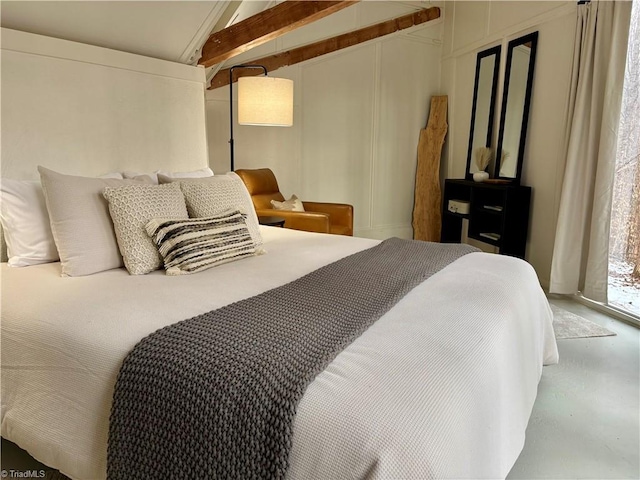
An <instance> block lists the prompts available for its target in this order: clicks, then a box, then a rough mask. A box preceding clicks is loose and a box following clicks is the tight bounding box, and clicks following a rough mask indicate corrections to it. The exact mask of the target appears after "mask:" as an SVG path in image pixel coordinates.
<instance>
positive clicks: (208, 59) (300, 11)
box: [198, 0, 357, 67]
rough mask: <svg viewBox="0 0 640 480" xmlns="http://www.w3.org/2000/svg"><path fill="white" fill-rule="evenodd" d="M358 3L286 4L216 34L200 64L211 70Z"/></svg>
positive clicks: (350, 0) (290, 1)
mask: <svg viewBox="0 0 640 480" xmlns="http://www.w3.org/2000/svg"><path fill="white" fill-rule="evenodd" d="M355 3H357V0H356V1H353V0H339V1H326V0H323V1H309V0H304V1H297V0H288V1H286V2H282V3H280V4H278V5H276V6H275V7H272V8H269V9H267V10H265V11H263V12H260V13H258V14H256V15H253V16H251V17H249V18H247V19H245V20H243V21H241V22H238V23H236V24H235V25H231V26H230V27H227V28H225V29H224V30H220V31H219V32H216V33H213V34H212V35H211V36H210V37H209V39H208V40H207V41H206V43H205V44H204V46H203V47H202V57H201V58H200V61H199V62H198V63H199V64H200V65H204V66H205V67H210V66H212V65H215V64H216V63H220V62H223V61H225V60H227V59H229V58H231V57H235V56H236V55H239V54H241V53H243V52H246V51H247V50H250V49H252V48H254V47H257V46H258V45H262V44H263V43H265V42H268V41H269V40H273V39H274V38H278V37H279V36H280V35H284V34H285V33H287V32H290V31H292V30H295V29H296V28H299V27H302V26H304V25H307V24H309V23H312V22H315V21H316V20H320V19H321V18H324V17H326V16H328V15H331V14H332V13H335V12H337V11H339V10H342V9H343V8H346V7H349V6H351V5H353V4H355Z"/></svg>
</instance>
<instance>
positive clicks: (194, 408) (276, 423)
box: [107, 238, 476, 480]
mask: <svg viewBox="0 0 640 480" xmlns="http://www.w3.org/2000/svg"><path fill="white" fill-rule="evenodd" d="M472 251H476V249H475V248H473V247H469V246H467V245H457V244H437V243H427V242H418V241H412V240H400V239H397V238H393V239H389V240H386V241H384V242H382V243H380V244H379V245H377V246H375V247H372V248H370V249H367V250H364V251H361V252H358V253H356V254H353V255H350V256H348V257H346V258H343V259H341V260H338V261H337V262H334V263H332V264H329V265H327V266H325V267H322V268H320V269H318V270H316V271H314V272H311V273H310V274H308V275H306V276H304V277H302V278H300V279H298V280H295V281H293V282H291V283H289V284H286V285H283V286H281V287H278V288H275V289H273V290H270V291H267V292H265V293H262V294H260V295H257V296H255V297H251V298H248V299H246V300H242V301H239V302H237V303H234V304H231V305H228V306H225V307H223V308H220V309H218V310H214V311H211V312H209V313H205V314H203V315H199V316H197V317H194V318H191V319H189V320H184V321H182V322H179V323H176V324H173V325H170V326H168V327H165V328H163V329H161V330H158V331H156V332H155V333H152V334H151V335H149V336H148V337H146V338H144V339H143V340H141V341H140V343H138V344H137V345H136V347H135V348H134V349H133V351H131V352H130V353H129V355H128V356H127V357H126V359H125V361H124V363H123V365H122V367H121V369H120V373H119V375H118V379H117V382H116V386H115V392H114V396H113V406H112V409H111V417H110V425H109V443H108V456H107V457H108V460H107V475H108V478H109V479H110V480H116V479H123V480H124V479H126V480H132V479H144V480H148V479H155V478H157V479H160V478H162V479H170V478H171V479H173V478H176V479H177V478H189V479H214V478H217V479H254V478H255V479H257V478H265V479H266V478H269V479H271V478H284V476H285V474H286V471H287V466H288V456H289V451H290V449H291V433H292V422H293V418H294V416H295V413H296V408H297V405H298V402H299V401H300V399H301V398H302V395H303V394H304V391H305V390H306V388H307V386H308V385H309V383H311V381H312V380H313V379H314V378H315V376H316V375H317V374H318V373H320V372H322V371H323V370H324V369H325V368H326V366H327V365H328V364H329V363H330V362H331V361H332V360H333V359H334V358H335V357H336V356H337V355H338V354H339V353H340V352H341V351H342V350H343V349H344V348H345V347H346V346H348V345H349V344H350V343H351V342H353V341H354V340H355V339H356V338H357V337H359V336H360V335H361V334H362V333H363V332H364V331H365V330H366V329H367V328H368V327H369V326H370V325H371V324H372V323H373V322H375V321H376V320H377V319H379V318H380V317H381V316H382V315H384V314H385V313H386V312H387V311H388V310H390V309H391V308H392V307H393V306H394V305H395V304H396V302H398V301H399V300H400V299H402V297H403V296H404V295H406V294H407V293H408V292H409V291H411V290H412V289H413V288H414V287H415V286H417V285H418V284H420V283H421V282H423V281H424V280H425V279H427V278H428V277H430V276H431V275H433V274H434V273H436V272H437V271H439V270H440V269H442V268H443V267H445V266H446V265H448V264H449V263H451V262H453V261H454V260H456V259H457V258H459V257H461V256H463V255H465V254H467V253H470V252H472ZM292 261H295V260H293V259H292ZM426 314H427V312H425V315H426Z"/></svg>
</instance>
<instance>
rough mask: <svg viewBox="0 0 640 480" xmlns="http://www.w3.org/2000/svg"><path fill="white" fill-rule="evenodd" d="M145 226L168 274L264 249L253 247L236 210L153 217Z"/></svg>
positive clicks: (197, 268)
mask: <svg viewBox="0 0 640 480" xmlns="http://www.w3.org/2000/svg"><path fill="white" fill-rule="evenodd" d="M146 230H147V233H148V234H149V236H151V238H152V239H153V241H154V243H155V244H156V245H158V250H159V252H160V255H162V257H163V259H164V268H165V269H166V271H167V275H185V274H190V273H196V272H201V271H202V270H206V269H208V268H211V267H215V266H217V265H221V264H223V263H228V262H233V261H235V260H240V259H241V258H245V257H248V256H252V255H256V254H259V253H263V251H262V249H258V250H256V246H255V244H254V243H253V239H252V238H251V234H250V233H249V229H248V228H247V224H246V221H245V219H244V218H243V215H242V214H241V213H240V212H239V211H238V210H227V211H224V212H221V213H219V214H218V215H215V216H213V217H206V218H189V219H186V220H176V219H171V220H168V219H159V218H154V219H153V220H151V221H150V222H149V223H147V226H146Z"/></svg>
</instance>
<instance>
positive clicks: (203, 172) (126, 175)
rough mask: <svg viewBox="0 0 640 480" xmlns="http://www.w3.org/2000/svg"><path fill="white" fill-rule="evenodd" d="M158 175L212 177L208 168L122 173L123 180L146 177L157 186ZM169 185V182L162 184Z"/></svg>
mask: <svg viewBox="0 0 640 480" xmlns="http://www.w3.org/2000/svg"><path fill="white" fill-rule="evenodd" d="M158 174H160V175H164V176H165V177H169V178H203V177H213V170H211V169H210V168H209V167H206V168H201V169H200V170H193V171H191V172H168V171H166V170H156V171H155V172H128V171H127V172H123V175H124V178H135V179H139V177H141V176H143V175H146V176H148V177H149V178H151V180H153V183H155V184H158V183H161V182H158ZM164 183H169V182H164Z"/></svg>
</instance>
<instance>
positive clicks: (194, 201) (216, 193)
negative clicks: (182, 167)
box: [158, 172, 262, 245]
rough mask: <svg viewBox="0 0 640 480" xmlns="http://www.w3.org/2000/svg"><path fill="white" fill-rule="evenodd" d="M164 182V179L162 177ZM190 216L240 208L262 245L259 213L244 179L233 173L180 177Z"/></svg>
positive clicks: (253, 234)
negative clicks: (206, 176)
mask: <svg viewBox="0 0 640 480" xmlns="http://www.w3.org/2000/svg"><path fill="white" fill-rule="evenodd" d="M158 178H160V182H161V183H162V178H161V177H158ZM179 183H180V188H182V193H184V198H185V200H186V202H187V210H188V211H189V217H191V218H201V217H211V216H213V215H216V214H218V213H220V212H223V211H225V210H229V209H233V210H239V211H240V213H242V214H243V215H245V220H246V222H247V228H248V229H249V232H250V233H251V238H253V241H254V242H255V244H256V245H262V235H260V226H259V224H258V216H257V215H256V210H255V208H253V201H252V200H251V195H249V192H248V191H247V187H245V185H244V182H243V181H242V180H241V179H240V177H239V176H238V175H237V174H235V173H233V172H230V173H227V174H226V175H216V176H214V177H208V178H195V179H180V180H179Z"/></svg>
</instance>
